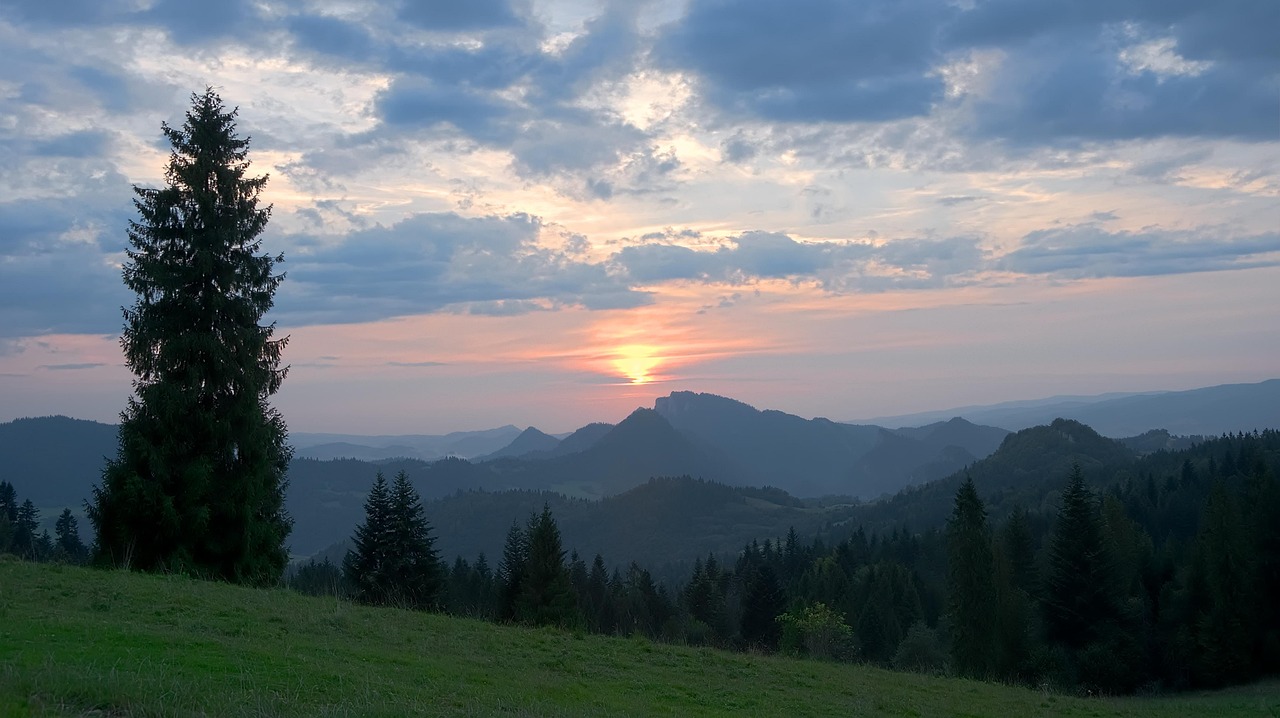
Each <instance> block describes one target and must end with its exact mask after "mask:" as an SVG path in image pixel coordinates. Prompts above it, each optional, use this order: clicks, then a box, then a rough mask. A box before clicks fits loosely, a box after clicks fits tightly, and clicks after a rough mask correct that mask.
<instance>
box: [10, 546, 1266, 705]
mask: <svg viewBox="0 0 1280 718" xmlns="http://www.w3.org/2000/svg"><path fill="white" fill-rule="evenodd" d="M0 615H3V616H4V619H5V620H3V621H0V665H2V666H4V668H3V669H2V670H0V714H2V715H121V716H124V715H280V716H316V715H331V716H338V715H362V716H363V715H386V716H398V715H421V714H449V715H492V714H499V713H504V714H512V715H565V716H578V715H584V716H587V715H589V716H596V715H656V714H664V715H707V716H712V715H789V716H806V715H814V716H825V715H866V716H901V715H918V716H935V715H938V716H940V715H958V714H967V715H984V716H985V715H1009V716H1020V715H1040V716H1059V715H1061V716H1084V715H1089V716H1099V717H1102V718H1108V717H1111V716H1117V717H1119V716H1129V717H1132V718H1144V717H1147V716H1151V717H1153V718H1154V717H1156V716H1182V715H1213V716H1223V717H1226V718H1229V717H1231V716H1255V715H1268V714H1275V712H1276V710H1277V709H1280V685H1277V684H1275V683H1269V684H1260V685H1255V686H1249V687H1245V688H1239V689H1234V690H1231V691H1225V692H1219V693H1209V694H1198V695H1186V696H1176V697H1169V698H1123V699H1082V698H1072V697H1067V696H1058V695H1052V694H1046V693H1043V692H1041V691H1033V690H1027V689H1022V688H1010V687H1006V686H1000V685H995V684H985V683H978V682H973V681H962V680H955V679H947V678H937V677H929V676H922V675H914V674H903V673H891V672H888V671H883V670H878V669H872V668H866V667H862V666H856V665H850V664H837V663H821V662H816V661H801V660H793V659H788V658H782V657H771V656H760V655H747V654H733V653H727V652H720V651H715V650H711V649H694V648H685V647H678V646H666V645H661V644H653V643H650V642H648V641H644V640H638V639H617V638H606V637H600V636H593V635H582V634H575V633H568V632H560V631H556V630H532V629H525V628H517V627H507V626H499V625H493V624H488V623H483V622H480V621H474V620H467V619H458V618H450V617H446V616H439V615H432V614H422V613H412V612H407V611H401V610H396V609H387V608H366V607H362V606H355V605H351V604H348V603H345V602H341V601H335V600H334V599H332V598H329V599H323V598H309V597H304V596H300V595H298V594H294V593H292V592H289V591H283V590H255V589H246V588H239V587H235V586H228V585H225V584H217V583H206V582H198V581H192V580H190V579H185V578H179V577H174V576H145V575H138V574H130V573H126V572H107V571H91V570H88V569H79V568H70V567H63V566H51V565H36V564H26V563H21V562H17V561H13V560H6V559H0Z"/></svg>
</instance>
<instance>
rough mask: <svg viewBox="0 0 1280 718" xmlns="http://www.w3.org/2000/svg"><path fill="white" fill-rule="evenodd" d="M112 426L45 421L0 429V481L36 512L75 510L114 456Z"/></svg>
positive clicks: (58, 418)
mask: <svg viewBox="0 0 1280 718" xmlns="http://www.w3.org/2000/svg"><path fill="white" fill-rule="evenodd" d="M116 436H117V429H116V426H115V425H114V424H102V423H99V422H96V421H85V420H82V419H71V418H68V417H65V416H46V417H40V418H31V419H16V420H14V421H11V422H8V423H5V424H0V467H3V468H2V469H0V478H4V479H7V480H8V481H9V482H10V483H12V484H13V485H14V486H15V487H16V488H17V491H18V497H19V498H20V499H22V500H24V501H25V500H26V499H31V503H33V504H35V505H36V506H37V507H40V508H53V507H59V508H60V509H61V508H63V507H71V508H73V509H75V510H79V508H80V506H81V505H82V504H83V503H84V501H85V500H86V499H88V498H89V493H90V486H92V485H93V484H97V483H99V482H100V480H101V477H102V469H103V467H104V466H105V465H106V461H107V459H108V458H112V457H115V455H116V449H117V443H116Z"/></svg>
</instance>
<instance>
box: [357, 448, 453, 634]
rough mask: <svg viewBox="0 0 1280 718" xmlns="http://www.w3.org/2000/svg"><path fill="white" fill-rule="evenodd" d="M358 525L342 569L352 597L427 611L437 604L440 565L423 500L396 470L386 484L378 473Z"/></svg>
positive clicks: (404, 476)
mask: <svg viewBox="0 0 1280 718" xmlns="http://www.w3.org/2000/svg"><path fill="white" fill-rule="evenodd" d="M364 506H365V520H364V523H362V524H361V525H360V526H358V527H356V533H355V537H354V542H355V549H354V550H353V551H351V552H349V553H348V554H347V557H346V560H345V561H344V563H343V571H344V573H345V574H346V577H347V581H348V583H349V584H350V585H351V587H352V590H353V592H354V595H355V598H356V599H357V600H360V601H364V602H365V603H374V604H392V605H396V606H401V607H404V608H418V609H430V608H435V607H436V606H437V605H438V602H439V599H440V592H441V589H442V588H443V584H444V578H445V576H444V567H443V566H441V565H440V557H439V553H438V552H437V551H436V549H435V537H434V536H432V535H431V525H430V524H429V523H427V519H426V515H425V514H424V512H423V510H422V500H421V499H420V498H419V497H418V492H417V491H415V490H414V488H413V485H412V484H411V483H409V476H408V475H407V474H405V472H403V471H400V472H399V473H397V474H396V478H395V481H394V482H393V483H392V484H391V486H390V487H388V486H387V481H386V479H384V478H383V477H382V473H381V472H379V473H378V474H377V477H376V478H375V479H374V481H373V488H372V489H371V490H370V491H369V497H368V499H367V500H366V501H365V505H364Z"/></svg>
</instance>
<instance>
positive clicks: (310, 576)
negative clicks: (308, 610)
mask: <svg viewBox="0 0 1280 718" xmlns="http://www.w3.org/2000/svg"><path fill="white" fill-rule="evenodd" d="M285 583H286V585H288V587H289V588H291V589H293V590H295V591H297V592H298V593H304V594H306V595H308V596H334V597H337V598H344V597H346V595H347V587H346V582H345V581H344V580H343V575H342V569H341V568H339V567H337V566H335V565H333V563H332V562H330V561H329V559H328V558H326V559H325V560H324V561H319V562H318V561H316V560H315V559H311V560H310V561H307V562H306V563H305V564H302V565H301V566H299V567H298V569H297V570H296V571H293V573H292V575H290V576H289V578H288V579H287V581H286V582H285Z"/></svg>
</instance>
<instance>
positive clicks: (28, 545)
mask: <svg viewBox="0 0 1280 718" xmlns="http://www.w3.org/2000/svg"><path fill="white" fill-rule="evenodd" d="M0 553H9V554H13V555H15V556H18V557H20V558H24V559H26V560H28V561H58V562H62V563H85V562H86V561H87V560H88V558H89V549H88V547H86V546H85V545H84V542H83V541H81V540H80V525H79V522H78V521H77V520H76V517H75V516H74V515H73V514H72V513H71V509H63V510H62V514H61V515H60V516H58V521H57V523H55V524H54V535H53V536H50V535H49V531H48V530H47V529H45V530H41V529H40V510H39V509H37V508H36V507H35V505H34V504H32V503H31V500H30V499H27V500H25V501H23V502H22V503H21V504H19V503H18V492H17V491H15V490H14V488H13V484H11V483H9V482H8V481H0Z"/></svg>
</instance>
